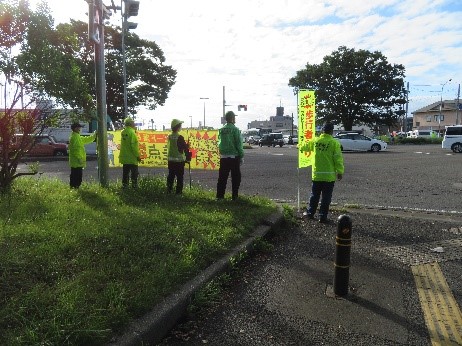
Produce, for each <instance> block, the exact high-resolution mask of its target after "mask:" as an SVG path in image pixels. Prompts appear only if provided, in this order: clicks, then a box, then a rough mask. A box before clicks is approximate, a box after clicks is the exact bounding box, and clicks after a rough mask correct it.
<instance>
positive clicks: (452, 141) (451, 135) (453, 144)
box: [441, 125, 462, 153]
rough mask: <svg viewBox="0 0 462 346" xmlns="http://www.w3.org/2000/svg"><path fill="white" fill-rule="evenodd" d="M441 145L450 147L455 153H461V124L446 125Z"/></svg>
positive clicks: (446, 147)
mask: <svg viewBox="0 0 462 346" xmlns="http://www.w3.org/2000/svg"><path fill="white" fill-rule="evenodd" d="M441 147H442V148H443V149H451V150H452V151H453V152H455V153H462V125H455V126H446V133H445V134H444V138H443V142H442V143H441Z"/></svg>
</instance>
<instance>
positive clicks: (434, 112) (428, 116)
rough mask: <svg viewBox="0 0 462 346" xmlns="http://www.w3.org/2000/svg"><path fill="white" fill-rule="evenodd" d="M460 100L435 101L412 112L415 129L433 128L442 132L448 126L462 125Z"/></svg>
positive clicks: (413, 127)
mask: <svg viewBox="0 0 462 346" xmlns="http://www.w3.org/2000/svg"><path fill="white" fill-rule="evenodd" d="M461 106H462V104H460V102H459V101H458V100H444V101H443V103H442V104H441V101H438V102H434V103H432V104H430V105H428V106H425V107H422V108H420V109H417V110H416V111H414V112H412V114H413V115H414V118H413V119H414V121H413V124H412V129H413V130H433V131H436V132H438V133H440V134H442V133H443V132H444V130H445V127H446V126H449V125H460V123H461V119H460V118H461V114H462V112H461V108H462V107H461Z"/></svg>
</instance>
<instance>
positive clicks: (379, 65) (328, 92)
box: [289, 46, 406, 130]
mask: <svg viewBox="0 0 462 346" xmlns="http://www.w3.org/2000/svg"><path fill="white" fill-rule="evenodd" d="M404 73H405V69H404V67H403V66H402V65H397V64H394V65H391V64H390V63H388V61H387V58H386V57H385V56H384V55H382V53H380V52H378V51H376V52H373V53H371V52H369V51H366V50H362V49H361V50H358V51H356V50H354V49H348V48H346V47H344V46H342V47H339V48H338V50H337V51H335V52H333V53H332V54H331V55H329V56H325V57H324V59H323V62H322V63H321V64H319V65H316V64H312V65H311V64H307V65H306V67H305V69H304V70H300V71H297V73H296V75H295V77H292V78H291V79H290V80H289V86H292V87H294V88H295V89H296V90H297V89H314V90H315V91H316V113H317V118H318V119H319V120H321V121H331V122H333V123H334V124H339V123H341V124H342V125H343V127H344V128H345V130H351V129H352V127H353V125H360V124H366V125H369V126H373V127H375V126H379V125H386V126H392V125H394V124H396V122H397V121H398V119H399V117H400V116H401V115H402V114H404V112H403V105H404V104H405V102H406V101H405V93H406V90H405V88H404Z"/></svg>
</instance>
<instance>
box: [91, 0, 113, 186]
mask: <svg viewBox="0 0 462 346" xmlns="http://www.w3.org/2000/svg"><path fill="white" fill-rule="evenodd" d="M88 6H89V11H88V18H89V21H88V29H89V30H88V36H89V37H88V38H89V40H90V41H92V42H93V43H94V45H95V83H96V114H97V117H98V130H97V141H96V142H97V148H98V178H99V182H100V184H101V186H103V187H108V175H107V172H108V169H109V159H108V152H107V109H106V78H105V70H104V17H105V14H104V12H105V11H106V8H105V7H104V5H103V2H102V0H89V1H88Z"/></svg>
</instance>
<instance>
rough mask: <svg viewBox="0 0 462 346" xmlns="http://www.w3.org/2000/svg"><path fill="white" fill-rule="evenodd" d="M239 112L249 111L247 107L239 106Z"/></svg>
mask: <svg viewBox="0 0 462 346" xmlns="http://www.w3.org/2000/svg"><path fill="white" fill-rule="evenodd" d="M237 110H238V111H239V112H240V111H241V110H244V111H247V105H239V106H237Z"/></svg>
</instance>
